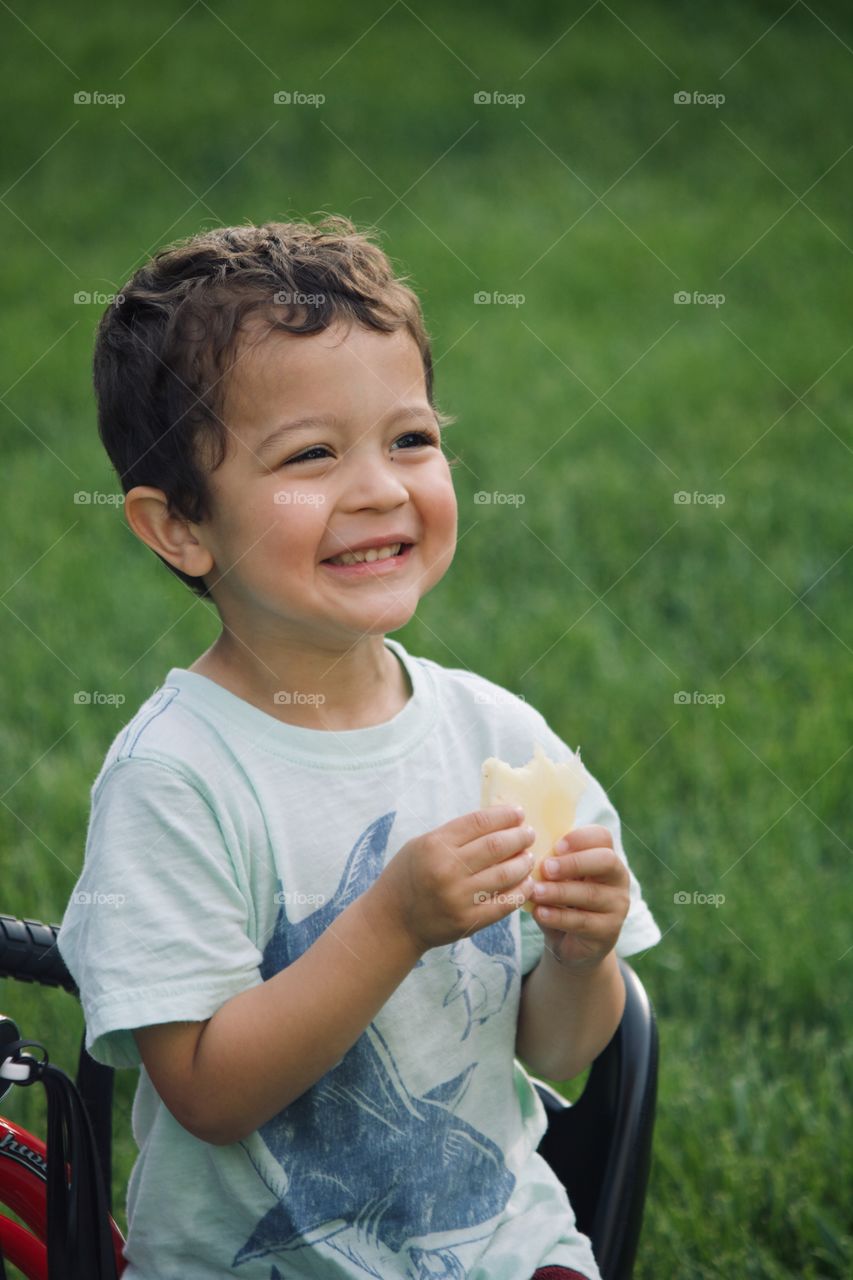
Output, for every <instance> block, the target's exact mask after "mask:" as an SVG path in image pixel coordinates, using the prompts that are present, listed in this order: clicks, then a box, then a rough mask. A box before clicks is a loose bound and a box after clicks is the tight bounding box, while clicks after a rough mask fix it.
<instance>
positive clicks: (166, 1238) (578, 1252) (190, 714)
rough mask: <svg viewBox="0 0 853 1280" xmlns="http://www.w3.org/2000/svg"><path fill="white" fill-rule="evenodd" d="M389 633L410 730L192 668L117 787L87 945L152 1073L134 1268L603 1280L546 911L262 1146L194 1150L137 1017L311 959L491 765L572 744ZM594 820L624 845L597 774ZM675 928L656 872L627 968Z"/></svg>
mask: <svg viewBox="0 0 853 1280" xmlns="http://www.w3.org/2000/svg"><path fill="white" fill-rule="evenodd" d="M385 643H386V645H387V646H388V647H389V649H390V650H391V651H392V652H393V653H394V654H395V655H396V656H397V658H398V659H399V661H400V662H401V663H402V664H403V666H404V668H405V671H406V672H407V674H408V678H409V681H410V683H411V688H412V693H411V696H410V697H409V700H408V701H407V702H406V704H405V706H404V707H403V709H402V710H401V711H400V712H398V714H397V715H395V716H394V717H393V718H392V719H391V720H388V721H386V722H385V723H384V724H379V725H373V726H371V727H369V728H364V729H353V730H347V731H341V732H337V731H323V730H316V729H306V728H301V727H298V726H295V725H288V724H284V723H282V722H281V721H279V720H277V719H275V717H273V716H271V715H267V714H266V713H265V712H263V711H261V710H260V709H258V708H257V707H254V706H252V705H251V704H250V703H248V702H245V701H244V700H243V699H241V698H239V697H237V696H236V695H234V694H232V693H229V692H228V691H227V690H226V689H224V688H222V687H221V686H220V685H218V684H216V683H215V682H213V681H211V680H209V679H207V678H206V677H205V676H201V675H198V674H196V673H194V672H190V671H186V670H183V669H180V668H175V669H173V670H171V671H170V672H169V674H168V676H167V678H166V680H165V682H164V683H163V685H162V686H161V687H160V688H159V689H157V690H156V691H155V692H154V694H152V696H151V697H150V698H149V699H148V700H147V701H146V702H145V703H144V704H143V706H142V707H141V708H140V709H139V711H138V712H137V713H136V715H135V716H134V717H133V718H132V720H130V722H129V723H128V724H127V725H126V726H125V728H124V729H123V730H122V731H121V732H120V733H119V734H118V735H117V737H116V738H115V740H114V742H113V744H112V746H111V748H110V750H109V752H108V754H107V756H106V758H105V760H104V764H103V767H102V769H101V771H100V773H99V775H98V777H97V779H96V781H95V783H94V785H93V787H92V804H91V813H90V820H89V830H88V837H87V843H86V854H85V862H84V866H83V870H82V873H81V875H80V878H79V880H78V882H77V885H76V887H75V890H74V893H73V894H72V897H71V901H70V902H69V904H68V907H67V909H66V912H65V916H64V919H63V921H62V930H61V934H60V942H59V946H60V951H61V953H62V956H63V958H64V960H65V962H66V964H67V965H68V968H69V969H70V971H71V973H72V974H73V976H74V978H75V980H76V981H77V983H78V985H79V988H80V992H81V998H82V1003H83V1009H84V1013H85V1017H86V1026H87V1040H86V1043H87V1047H88V1049H89V1051H90V1052H91V1053H92V1055H93V1056H94V1057H95V1058H97V1059H99V1060H100V1061H102V1062H106V1063H110V1064H112V1065H114V1066H116V1067H135V1068H138V1069H139V1083H138V1087H137V1091H136V1096H135V1099H134V1106H133V1134H134V1138H135V1140H136V1143H137V1145H138V1148H139V1155H138V1157H137V1159H136V1162H135V1164H134V1167H133V1171H132V1173H131V1177H130V1183H129V1187H128V1194H127V1213H128V1221H129V1228H128V1240H127V1245H126V1250H125V1252H126V1256H127V1258H128V1267H127V1269H126V1271H125V1272H124V1280H222V1277H223V1276H234V1277H236V1278H238V1280H241V1278H242V1280H285V1278H287V1280H368V1278H372V1277H379V1278H381V1280H397V1278H400V1280H403V1278H404V1277H405V1280H426V1278H427V1277H429V1278H430V1280H439V1278H441V1277H447V1280H451V1278H452V1280H527V1277H530V1276H532V1275H533V1272H534V1271H535V1269H536V1268H537V1267H539V1266H544V1265H546V1264H548V1263H554V1264H556V1263H559V1264H562V1265H564V1266H567V1267H575V1268H576V1269H577V1270H578V1271H580V1272H581V1273H582V1274H583V1275H586V1276H588V1277H590V1280H597V1278H598V1274H599V1273H598V1270H597V1267H596V1264H595V1260H594V1258H593V1255H592V1250H591V1247H590V1244H589V1241H588V1240H587V1238H586V1236H584V1235H582V1234H581V1233H580V1232H579V1231H578V1230H577V1228H576V1226H575V1219H574V1214H573V1212H572V1209H571V1206H570V1204H569V1202H568V1199H567V1197H566V1193H565V1191H564V1189H563V1187H562V1185H561V1183H560V1182H559V1181H558V1179H557V1178H556V1176H555V1175H554V1174H553V1173H552V1172H551V1170H550V1168H549V1166H548V1165H547V1164H546V1163H545V1161H544V1160H543V1159H542V1158H541V1157H540V1156H539V1155H537V1153H536V1148H537V1146H538V1144H539V1141H540V1139H541V1137H542V1135H543V1133H544V1131H545V1128H546V1125H547V1121H546V1113H545V1109H544V1107H543V1105H542V1102H541V1100H540V1098H539V1095H538V1094H537V1092H536V1090H535V1087H534V1086H533V1084H532V1083H531V1080H530V1077H529V1076H528V1074H527V1072H526V1071H525V1070H524V1069H523V1067H522V1066H521V1064H520V1063H519V1062H518V1061H517V1060H516V1059H515V1057H514V1044H515V1034H516V1022H517V1016H518V1006H519V996H520V987H521V978H522V976H523V975H524V974H526V973H528V972H529V971H530V970H531V969H532V968H533V966H534V965H535V964H536V963H537V961H538V960H539V958H540V956H541V954H542V950H543V944H544V938H543V934H542V932H541V930H540V928H539V926H538V924H537V923H536V921H535V920H534V919H533V918H532V917H531V916H529V915H528V914H527V913H526V912H523V911H515V912H513V913H512V914H511V915H509V916H508V917H506V918H505V919H503V920H501V921H499V922H498V923H496V924H493V925H491V926H490V927H488V928H485V929H481V930H480V931H478V932H477V933H474V934H471V935H469V936H466V937H465V938H463V939H460V940H459V941H457V942H455V943H453V944H451V945H447V946H441V947H435V948H433V949H431V950H430V951H428V952H426V954H425V955H424V956H423V958H422V959H421V960H420V961H419V962H418V964H417V965H416V966H415V968H414V969H412V970H411V972H410V973H409V974H408V975H407V977H406V978H405V980H404V981H403V982H402V983H401V984H400V986H399V987H398V988H397V989H396V991H395V992H394V994H393V995H392V996H391V998H390V999H389V1000H388V1001H387V1002H386V1004H385V1005H384V1006H383V1007H382V1009H381V1010H380V1012H379V1013H378V1014H377V1016H376V1017H375V1018H374V1020H373V1021H372V1022H371V1023H370V1024H369V1026H368V1027H367V1028H366V1029H365V1031H364V1032H363V1034H362V1035H361V1036H360V1037H359V1039H358V1040H357V1041H356V1043H355V1044H354V1045H353V1046H352V1048H351V1049H350V1050H349V1051H348V1052H347V1053H346V1054H345V1055H344V1057H343V1058H342V1059H341V1060H340V1062H338V1063H337V1065H336V1066H335V1067H333V1068H332V1069H331V1070H330V1071H328V1072H327V1073H326V1074H325V1075H324V1076H323V1077H321V1079H319V1080H318V1081H317V1082H316V1084H314V1085H313V1086H312V1087H311V1088H310V1089H308V1090H307V1091H306V1092H305V1093H304V1094H302V1095H301V1096H300V1097H299V1098H297V1099H296V1100H295V1101H294V1102H292V1103H291V1104H290V1105H289V1106H287V1107H285V1108H284V1109H283V1110H282V1111H280V1112H279V1113H278V1114H277V1115H274V1116H272V1117H271V1118H270V1119H269V1120H268V1121H267V1122H266V1123H265V1124H263V1125H261V1127H260V1128H259V1129H258V1130H256V1131H255V1132H254V1133H253V1134H251V1135H250V1136H249V1137H248V1138H247V1139H245V1140H244V1141H241V1142H237V1143H233V1144H231V1145H226V1146H213V1145H211V1144H208V1143H205V1142H202V1141H200V1140H199V1139H197V1138H195V1137H193V1136H192V1135H191V1134H190V1133H189V1132H188V1131H187V1130H186V1129H184V1128H183V1127H182V1126H181V1125H180V1124H178V1122H177V1121H176V1120H175V1119H174V1117H173V1116H172V1115H171V1113H170V1112H169V1110H168V1109H167V1108H166V1106H165V1105H164V1104H163V1102H162V1101H161V1100H160V1097H159V1095H158V1094H157V1092H156V1091H155V1089H154V1087H153V1085H152V1084H151V1081H150V1079H149V1077H148V1075H147V1073H146V1071H145V1068H144V1067H143V1066H142V1064H141V1062H140V1059H139V1054H138V1051H137V1048H136V1043H135V1040H134V1038H133V1035H132V1028H135V1027H140V1026H145V1025H150V1024H157V1023H163V1022H172V1021H182V1020H191V1021H194V1020H202V1019H207V1018H210V1017H211V1016H212V1015H213V1014H214V1013H215V1012H216V1010H217V1009H219V1008H220V1006H221V1005H223V1004H224V1003H225V1002H226V1001H227V1000H229V999H231V997H233V996H235V995H237V994H238V993H239V992H241V991H245V990H246V989H247V988H250V987H253V986H255V985H257V984H259V983H261V982H263V981H265V980H267V979H268V978H270V977H271V976H272V975H274V974H275V973H277V972H278V971H279V970H281V969H282V968H284V967H285V966H286V965H288V964H291V963H292V962H293V961H294V960H296V959H297V958H298V957H299V956H300V955H302V954H303V952H305V951H306V950H307V949H308V948H309V947H310V946H311V945H312V943H313V942H314V941H315V939H316V938H318V937H319V936H320V934H321V933H322V932H323V931H324V930H325V929H326V928H328V927H329V925H330V924H331V923H332V922H333V921H334V919H335V917H336V916H337V915H338V914H339V912H341V911H342V910H344V909H345V908H346V907H347V906H348V905H349V903H350V902H352V901H353V900H354V899H355V898H356V897H358V896H359V895H360V894H362V893H363V892H364V891H365V890H366V889H367V888H368V886H369V885H370V884H372V883H373V881H374V880H375V879H376V878H377V877H378V876H379V875H380V873H381V872H382V869H383V867H384V866H385V865H386V864H387V862H388V861H389V860H390V859H391V858H393V857H394V855H395V853H397V852H398V850H399V849H401V848H402V846H403V845H404V844H405V843H406V842H407V841H408V840H410V839H412V838H413V837H415V836H419V835H423V834H424V833H426V832H427V831H431V830H433V829H435V828H436V827H438V826H441V825H442V824H443V823H445V822H448V821H450V820H451V819H453V818H456V817H459V816H461V815H462V814H464V813H468V812H471V811H472V810H474V809H477V808H479V804H480V769H481V765H482V763H483V761H484V760H485V759H486V758H487V757H488V756H498V757H499V758H500V759H502V760H505V761H507V762H508V763H509V764H510V765H512V766H513V767H518V766H519V765H522V764H526V763H527V762H528V761H529V760H530V758H531V756H532V755H533V752H534V748H535V745H536V743H537V742H538V743H540V744H541V745H542V747H543V749H544V750H545V752H546V754H547V755H548V756H550V757H551V758H552V759H554V760H565V759H567V758H568V756H569V755H570V754H571V753H570V748H569V747H568V746H566V744H565V743H564V742H562V741H561V739H560V738H559V737H557V735H556V734H555V733H554V732H553V731H552V730H551V729H550V728H549V727H548V725H547V723H546V721H545V720H544V719H543V717H542V716H541V715H540V714H539V712H538V711H536V710H535V709H534V708H533V707H531V706H529V705H528V704H527V703H526V702H525V701H524V700H523V699H522V698H519V697H516V696H515V695H513V694H511V693H509V692H508V691H507V690H505V689H502V688H501V687H500V686H498V685H496V684H493V683H492V682H490V681H488V680H486V679H484V678H483V677H481V676H478V675H476V674H475V673H473V672H471V671H465V670H461V669H459V670H456V669H449V668H446V667H443V666H441V665H439V664H438V663H436V662H433V661H431V660H429V659H426V658H419V657H414V656H412V655H410V654H409V653H407V651H406V650H405V649H404V647H403V646H402V644H400V643H399V642H397V641H394V640H390V639H387V638H386V640H385ZM576 821H577V823H578V824H585V823H591V822H595V823H602V824H603V825H604V826H606V827H607V828H608V829H609V830H610V831H611V833H612V834H613V838H614V845H615V847H616V849H617V850H618V852H619V854H620V856H622V857H624V850H623V848H622V840H621V834H620V825H619V818H618V816H617V814H616V812H615V810H614V809H613V807H612V805H611V804H610V802H609V801H608V799H607V796H606V795H605V792H604V790H603V789H602V787H601V786H600V785H599V783H598V782H597V781H596V780H595V779H594V777H593V776H592V775H591V774H588V781H587V786H586V790H585V791H584V793H583V795H582V797H581V801H580V804H579V807H578V811H577V819H576ZM660 936H661V935H660V930H659V929H658V927H657V925H656V924H655V922H654V920H653V918H652V916H651V913H650V912H649V910H648V908H647V906H646V904H645V903H644V901H643V899H642V896H641V892H640V886H639V884H638V882H637V880H636V878H635V877H634V875H633V872H632V873H631V906H630V911H629V913H628V917H627V919H626V921H625V923H624V926H623V928H622V932H621V934H620V937H619V941H618V944H617V953H618V954H619V955H621V956H628V955H631V954H633V953H635V952H637V951H640V950H643V949H645V948H647V947H650V946H652V945H653V944H654V943H656V942H657V941H659V939H660ZM281 1018H282V1023H283V1025H285V1026H286V1023H287V1010H286V1009H282V1011H281ZM253 1052H254V1050H253V1046H252V1044H250V1043H249V1044H247V1045H246V1059H247V1062H248V1061H250V1060H251V1057H252V1054H253ZM233 1087H234V1090H235V1093H236V1092H238V1091H239V1090H241V1089H242V1088H244V1087H245V1085H244V1082H243V1081H242V1080H241V1078H240V1077H239V1075H238V1076H237V1077H236V1078H235V1080H234V1082H233Z"/></svg>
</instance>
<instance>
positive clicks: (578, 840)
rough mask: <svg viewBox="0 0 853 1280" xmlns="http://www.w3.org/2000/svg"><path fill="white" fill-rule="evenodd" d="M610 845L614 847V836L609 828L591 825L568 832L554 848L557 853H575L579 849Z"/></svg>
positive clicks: (595, 824)
mask: <svg viewBox="0 0 853 1280" xmlns="http://www.w3.org/2000/svg"><path fill="white" fill-rule="evenodd" d="M608 845H609V846H610V848H612V847H613V836H612V835H611V833H610V832H609V831H608V830H607V827H602V826H600V825H598V824H597V823H590V824H589V826H586V827H574V828H573V829H572V830H571V831H568V832H567V833H566V834H565V835H564V836H563V837H562V839H561V840H558V841H557V843H556V845H555V846H554V848H555V849H556V851H557V853H574V852H575V850H577V849H598V848H603V847H606V846H608Z"/></svg>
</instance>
